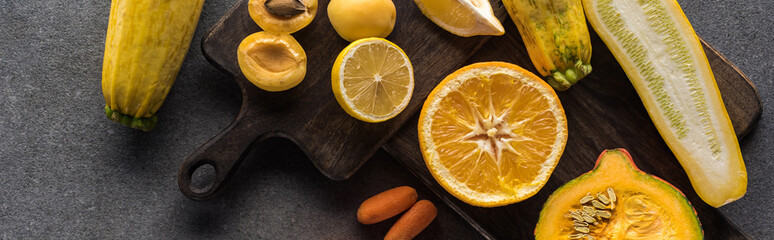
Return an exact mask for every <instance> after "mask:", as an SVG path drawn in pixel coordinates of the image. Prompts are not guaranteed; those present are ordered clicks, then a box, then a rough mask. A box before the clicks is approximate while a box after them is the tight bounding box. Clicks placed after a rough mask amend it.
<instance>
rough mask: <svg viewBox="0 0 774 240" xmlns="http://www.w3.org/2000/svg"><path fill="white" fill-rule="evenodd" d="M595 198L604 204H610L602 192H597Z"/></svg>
mask: <svg viewBox="0 0 774 240" xmlns="http://www.w3.org/2000/svg"><path fill="white" fill-rule="evenodd" d="M597 198H598V199H599V201H600V202H602V203H604V204H605V205H608V204H610V200H607V197H605V195H604V194H602V193H597Z"/></svg>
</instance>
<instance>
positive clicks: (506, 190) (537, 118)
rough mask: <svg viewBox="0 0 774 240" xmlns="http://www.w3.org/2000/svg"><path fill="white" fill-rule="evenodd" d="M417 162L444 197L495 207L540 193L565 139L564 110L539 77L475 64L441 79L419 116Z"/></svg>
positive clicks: (504, 67) (504, 65)
mask: <svg viewBox="0 0 774 240" xmlns="http://www.w3.org/2000/svg"><path fill="white" fill-rule="evenodd" d="M418 129H419V140H420V146H421V148H422V152H423V156H424V158H425V163H426V164H427V167H428V169H429V170H430V172H431V173H432V175H433V177H435V179H436V180H437V181H438V182H439V183H440V184H441V186H443V187H444V188H445V189H446V190H447V191H448V192H450V193H451V194H452V195H454V196H455V197H457V198H459V199H460V200H462V201H464V202H467V203H469V204H471V205H475V206H483V207H493V206H502V205H507V204H510V203H514V202H518V201H521V200H524V199H526V198H528V197H530V196H532V195H534V194H535V193H537V191H538V190H539V189H540V188H542V186H543V185H544V184H545V182H546V181H547V180H548V177H549V176H550V175H551V172H552V171H553V169H554V167H555V166H556V164H557V163H558V161H559V158H560V157H561V154H562V152H563V151H564V146H565V143H566V142H567V121H566V117H565V115H564V109H563V108H562V106H561V103H560V102H559V99H558V98H557V96H556V93H555V92H554V90H553V89H552V88H551V87H550V86H548V84H546V83H545V82H543V81H542V80H541V79H540V78H538V77H537V76H535V75H534V74H532V73H529V72H527V71H526V70H524V69H522V68H521V67H518V66H516V65H513V64H510V63H503V62H486V63H476V64H472V65H469V66H466V67H464V68H462V69H459V70H457V71H456V72H454V73H452V74H451V75H449V76H447V77H446V78H445V79H444V80H443V81H442V82H441V83H440V84H439V85H438V86H437V87H436V88H435V89H434V90H433V91H432V92H431V93H430V95H429V96H428V98H427V100H426V101H425V104H424V107H423V108H422V112H421V114H420V118H419V126H418Z"/></svg>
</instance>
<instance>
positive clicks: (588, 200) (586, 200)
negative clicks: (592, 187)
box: [580, 195, 594, 204]
mask: <svg viewBox="0 0 774 240" xmlns="http://www.w3.org/2000/svg"><path fill="white" fill-rule="evenodd" d="M591 200H594V197H593V196H591V195H586V196H585V197H583V198H581V200H580V204H586V203H588V202H590V201H591Z"/></svg>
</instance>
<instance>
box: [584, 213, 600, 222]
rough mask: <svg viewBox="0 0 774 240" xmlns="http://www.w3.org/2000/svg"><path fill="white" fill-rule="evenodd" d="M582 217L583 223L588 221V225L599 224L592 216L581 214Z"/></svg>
mask: <svg viewBox="0 0 774 240" xmlns="http://www.w3.org/2000/svg"><path fill="white" fill-rule="evenodd" d="M581 217H583V221H586V222H588V223H595V222H597V220H596V219H594V218H593V217H591V216H590V215H588V214H586V213H585V212H584V213H583V214H581Z"/></svg>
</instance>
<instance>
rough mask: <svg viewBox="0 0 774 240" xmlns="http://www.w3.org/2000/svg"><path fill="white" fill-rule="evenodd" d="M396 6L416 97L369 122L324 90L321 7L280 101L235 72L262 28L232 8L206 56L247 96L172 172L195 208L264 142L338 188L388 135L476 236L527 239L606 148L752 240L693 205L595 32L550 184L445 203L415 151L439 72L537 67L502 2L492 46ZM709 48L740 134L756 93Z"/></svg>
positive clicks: (335, 44) (336, 47) (569, 96)
mask: <svg viewBox="0 0 774 240" xmlns="http://www.w3.org/2000/svg"><path fill="white" fill-rule="evenodd" d="M394 2H395V4H396V8H397V12H398V18H397V19H398V20H397V23H396V27H395V31H394V32H393V33H392V34H391V35H390V36H389V37H388V39H389V40H391V41H393V42H395V43H396V44H398V45H399V46H401V47H402V48H403V49H404V50H405V51H406V53H407V54H408V55H409V57H410V58H411V60H412V63H413V64H414V68H415V80H416V89H415V92H414V96H413V98H412V100H411V103H410V104H409V106H408V107H407V108H406V110H405V111H404V112H403V113H402V114H400V115H399V116H398V117H396V118H395V119H393V120H390V121H387V122H384V123H380V124H368V123H363V122H359V121H357V120H355V119H354V118H351V117H349V116H348V115H346V113H344V111H343V110H341V108H340V107H339V106H338V103H336V101H335V99H334V98H333V94H332V92H331V90H330V77H329V76H330V68H331V67H332V65H333V60H334V59H335V57H336V55H337V54H338V52H339V51H340V50H341V49H343V48H344V47H345V46H346V45H347V44H348V43H347V42H346V41H344V40H342V39H340V38H339V37H338V36H337V35H336V34H335V32H334V30H333V29H332V27H331V26H330V23H329V22H328V19H327V15H326V11H325V9H326V7H327V3H328V1H326V0H321V1H320V2H319V7H320V8H319V10H318V16H317V17H316V19H315V20H314V21H313V22H312V24H311V25H309V26H307V27H306V28H305V29H303V30H301V31H299V32H297V33H295V34H293V36H294V37H295V38H296V39H297V40H298V41H299V42H300V43H301V45H302V46H303V47H304V49H305V51H306V52H307V56H308V59H309V66H308V69H309V71H308V73H307V76H306V78H305V80H304V82H302V83H301V84H300V85H299V86H297V87H295V88H293V89H291V90H289V91H286V92H280V93H269V92H265V91H262V90H260V89H258V88H256V87H255V86H253V85H252V84H251V83H249V82H248V81H247V80H246V79H245V78H244V76H243V75H242V74H241V71H239V68H238V65H237V62H236V54H235V53H236V47H237V45H238V44H239V42H240V41H241V40H242V39H243V38H244V37H245V36H247V35H249V34H251V33H254V32H257V31H259V28H258V26H257V25H255V24H254V23H253V22H252V20H251V19H250V18H249V16H248V14H247V6H246V3H247V0H240V1H238V2H237V3H236V5H235V6H234V8H232V9H231V10H230V11H229V12H228V13H227V14H226V15H225V16H224V17H223V18H222V19H221V20H220V21H219V22H217V23H216V24H215V25H214V26H213V27H212V28H211V29H210V31H209V32H208V33H207V34H206V36H205V37H204V38H203V39H202V51H203V53H204V55H205V56H206V57H207V59H208V60H209V61H210V62H211V63H212V64H213V65H215V66H216V67H218V68H220V69H221V70H223V71H225V72H226V73H228V74H230V75H232V76H234V78H235V79H236V81H237V83H238V84H239V86H240V88H241V89H242V97H243V99H242V108H241V110H240V112H239V114H238V116H237V117H236V119H235V120H234V122H233V123H232V124H231V125H229V126H228V127H227V128H226V129H224V130H223V132H221V133H219V134H218V135H216V136H215V137H213V138H212V139H210V140H209V141H208V142H207V143H205V144H204V145H202V146H201V147H199V148H198V149H197V150H195V151H194V152H193V153H192V154H191V155H190V156H189V157H188V158H187V159H186V160H185V161H184V163H183V164H182V166H181V169H180V173H179V176H178V184H179V186H180V189H181V191H182V192H183V194H185V195H186V196H188V197H189V198H192V199H196V200H204V199H208V198H211V197H213V196H214V195H215V194H217V193H218V192H219V191H220V190H222V189H223V187H224V186H225V185H226V183H227V181H228V179H229V178H230V176H231V175H232V173H233V172H235V169H236V168H237V167H238V165H239V164H240V162H241V160H242V158H243V157H244V156H246V155H247V153H248V151H249V150H250V148H251V146H252V145H253V144H255V143H257V142H260V141H262V140H263V139H265V138H268V137H273V136H280V137H285V138H289V139H291V140H293V141H294V142H296V143H297V144H298V145H299V146H300V147H301V149H303V151H304V152H305V153H306V154H307V156H309V158H310V160H311V161H312V162H313V163H314V165H315V166H316V167H317V168H318V169H319V170H320V171H321V172H322V173H323V174H324V175H326V176H328V177H330V178H332V179H336V180H340V179H345V178H347V177H348V176H350V175H351V174H352V173H353V172H354V171H356V170H357V168H358V167H359V166H360V165H362V164H363V163H364V162H365V161H366V160H367V159H368V158H369V157H370V156H371V155H373V153H374V152H375V151H376V150H377V149H378V148H379V147H380V146H381V145H382V144H383V143H385V142H387V140H388V139H389V138H390V137H391V136H393V135H395V137H394V138H392V139H391V140H390V141H389V142H387V144H386V145H385V148H386V149H387V150H388V151H389V152H390V153H391V154H392V155H393V156H395V157H396V158H397V159H398V160H399V161H400V162H401V163H402V164H403V165H405V166H406V167H407V168H408V169H409V170H410V171H411V172H413V173H414V174H415V175H416V176H417V177H419V178H420V179H421V180H422V181H423V182H424V183H425V184H427V185H428V186H430V188H431V189H433V191H435V193H436V194H438V195H439V196H440V197H441V198H442V199H444V201H445V202H446V203H447V204H449V205H450V206H451V207H452V208H453V209H455V211H457V212H458V213H460V215H461V216H462V217H463V218H465V219H466V220H467V221H468V222H469V223H471V225H472V226H473V227H474V228H475V229H477V230H478V231H479V232H480V233H481V234H482V235H483V236H485V237H487V238H500V239H513V238H527V239H528V238H532V237H533V236H532V231H533V229H534V226H535V222H536V221H537V215H538V212H539V210H540V208H541V207H542V203H543V202H544V201H545V200H546V198H547V197H548V195H549V194H550V193H551V192H553V191H554V190H555V189H556V188H557V187H559V186H560V185H562V184H563V183H565V182H566V181H568V180H570V179H572V178H575V177H577V176H579V175H580V174H582V173H584V172H586V171H589V170H590V169H591V168H592V166H593V164H594V160H595V159H596V157H597V155H598V154H599V153H600V152H601V151H602V150H603V149H606V148H615V147H625V148H627V149H629V151H630V152H631V153H632V155H633V156H634V158H635V161H636V162H637V164H638V166H640V168H641V169H643V170H644V171H646V172H648V173H651V174H655V175H657V176H659V177H662V178H664V179H665V180H667V181H669V182H671V183H673V184H675V186H677V187H678V188H680V189H681V190H683V191H684V192H685V193H686V195H687V196H688V198H689V199H690V200H691V202H692V203H693V204H694V206H695V207H696V209H697V212H698V213H699V216H700V218H701V221H702V224H703V226H704V230H705V233H706V235H707V238H708V239H745V238H748V237H746V235H745V234H743V233H742V232H740V231H739V230H738V229H737V228H736V227H735V226H734V225H733V224H732V223H730V222H729V221H728V220H727V219H726V218H725V217H724V216H723V215H722V214H720V213H719V212H718V211H717V210H716V209H714V208H711V207H709V206H708V205H706V204H704V203H703V202H702V201H701V200H700V199H699V198H698V197H697V195H696V193H695V192H694V191H693V190H692V188H691V186H690V183H689V182H688V179H687V177H686V176H685V173H684V171H683V170H682V168H681V167H680V166H679V164H678V163H677V161H676V160H675V158H674V156H672V154H671V152H670V151H669V149H668V148H667V146H666V145H665V144H664V142H663V140H661V138H660V136H659V135H658V132H657V131H656V129H655V127H654V126H653V124H652V123H651V121H650V119H649V118H648V115H647V112H645V109H644V107H643V106H642V103H641V102H640V101H639V98H638V97H637V95H636V93H635V92H634V89H633V87H632V86H631V84H630V83H629V82H628V80H627V78H626V75H625V74H624V73H623V71H622V70H621V68H620V66H619V65H618V64H617V62H616V61H615V59H613V57H612V55H611V54H610V52H609V51H607V49H606V48H605V47H604V45H603V44H602V43H601V41H600V40H599V38H597V37H596V36H593V39H592V40H593V44H594V56H593V58H592V60H593V61H592V64H593V66H594V72H593V73H592V74H591V75H590V76H589V77H587V78H586V79H584V80H582V81H581V82H580V83H579V84H578V85H576V86H574V87H573V88H572V89H570V90H569V91H567V92H562V93H559V97H560V99H561V100H562V103H563V104H564V106H565V110H566V113H567V117H568V120H569V130H570V137H569V139H568V144H567V148H566V151H565V153H564V155H563V157H562V159H561V161H560V163H559V165H558V166H557V168H556V170H555V171H554V173H553V175H552V177H551V179H550V180H549V182H548V183H547V184H546V186H545V187H544V188H543V189H542V190H541V191H540V192H539V193H538V194H537V195H535V196H534V197H532V198H530V199H528V200H526V201H524V202H521V203H517V204H514V205H510V206H507V207H500V208H477V207H472V206H470V205H467V204H465V203H462V202H460V201H459V200H457V199H455V198H453V197H451V196H450V195H449V194H447V193H446V192H445V191H444V190H443V189H442V188H441V187H440V186H438V185H437V184H436V182H435V180H434V179H432V177H431V176H430V174H429V173H428V172H427V169H426V168H425V167H424V163H423V160H422V156H421V154H420V152H419V150H418V146H419V145H418V143H417V137H416V115H415V113H416V112H417V111H418V110H419V108H420V107H421V104H422V101H423V100H424V99H425V97H426V96H427V94H428V93H429V92H430V91H431V90H432V88H433V87H434V86H435V85H436V84H437V83H438V82H440V80H441V79H442V78H443V77H444V76H446V75H447V74H449V73H451V72H452V71H454V70H456V69H457V68H459V67H462V66H464V65H465V64H467V63H473V62H479V61H490V60H499V61H507V62H512V63H515V64H518V65H520V66H523V67H525V68H527V69H529V70H531V71H533V72H535V71H534V70H535V69H534V67H533V66H532V64H531V63H530V62H529V58H528V57H527V54H526V49H525V48H524V46H523V43H522V41H521V38H520V37H519V35H518V32H517V30H516V28H515V27H514V25H513V23H512V22H511V21H510V19H508V18H507V14H506V12H505V10H504V8H503V6H502V3H501V2H499V1H494V0H493V1H492V3H493V8H494V11H495V14H496V15H497V16H498V17H499V18H500V20H501V21H502V22H503V25H504V26H505V27H506V35H504V36H501V37H494V38H491V39H490V38H489V37H473V38H460V37H456V36H454V35H452V34H450V33H448V32H446V31H444V30H443V29H441V28H439V27H437V26H435V25H434V24H433V23H432V22H430V21H429V20H427V19H426V18H425V17H424V16H422V15H421V13H420V12H419V11H418V9H417V8H416V7H415V6H414V4H413V3H412V1H408V0H406V1H394ZM705 47H707V48H705V51H706V52H707V55H708V57H709V60H710V63H711V65H712V67H713V70H714V71H715V74H716V77H717V80H718V85H719V87H720V89H721V93H722V94H723V99H724V101H725V103H726V105H727V108H728V111H729V115H730V116H731V119H732V121H733V123H734V127H735V129H736V131H737V133H738V134H739V135H740V138H741V136H744V135H746V134H747V133H748V132H749V131H750V130H751V129H753V128H754V126H755V124H756V123H757V120H758V118H759V117H760V113H761V102H760V99H759V97H758V94H757V91H756V90H755V88H754V87H753V86H752V84H751V83H750V81H749V80H748V79H747V78H746V77H745V76H744V75H742V74H741V73H740V72H739V71H738V70H737V69H736V68H735V67H734V66H733V65H732V64H730V63H729V62H728V61H727V60H726V59H724V58H723V57H722V56H720V55H719V54H718V53H717V52H716V51H715V50H713V49H711V48H710V47H709V46H707V45H706V44H705ZM479 49H480V51H479ZM412 115H413V117H412ZM406 121H408V123H407V124H405V125H404V123H406ZM401 126H403V128H400V127H401ZM399 128H400V129H399ZM396 132H397V134H396ZM204 164H211V165H213V166H214V167H215V177H214V181H213V182H212V183H210V184H209V185H207V186H206V187H203V188H196V187H193V186H191V175H192V174H193V172H194V170H195V169H197V168H198V167H200V166H202V165H204Z"/></svg>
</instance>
